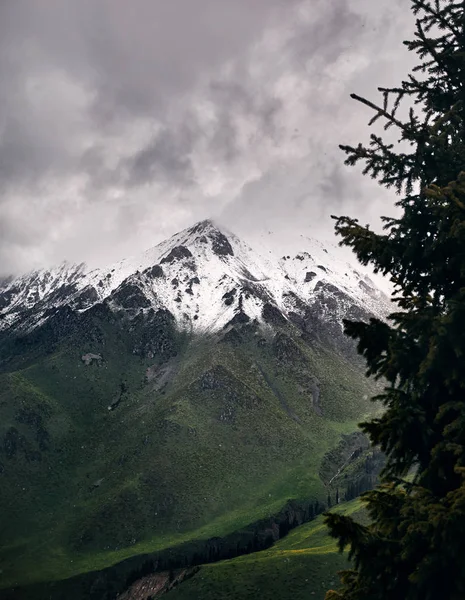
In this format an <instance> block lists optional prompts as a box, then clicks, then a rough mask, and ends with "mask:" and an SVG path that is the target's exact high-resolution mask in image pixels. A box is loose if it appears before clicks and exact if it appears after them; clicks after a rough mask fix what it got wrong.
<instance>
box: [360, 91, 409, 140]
mask: <svg viewBox="0 0 465 600" xmlns="http://www.w3.org/2000/svg"><path fill="white" fill-rule="evenodd" d="M350 97H351V98H352V99H353V100H357V101H358V102H361V103H362V104H365V106H368V107H369V108H372V109H373V110H376V111H378V113H379V115H380V116H383V117H385V118H386V119H388V121H391V122H392V123H393V124H394V125H397V127H399V129H402V131H405V132H408V130H409V128H408V126H407V125H405V124H404V123H402V121H399V120H398V119H396V118H395V117H394V116H392V115H390V114H389V113H388V112H387V111H386V110H384V109H382V108H380V107H379V106H376V104H374V103H373V102H370V101H369V100H366V98H362V96H359V95H358V94H350Z"/></svg>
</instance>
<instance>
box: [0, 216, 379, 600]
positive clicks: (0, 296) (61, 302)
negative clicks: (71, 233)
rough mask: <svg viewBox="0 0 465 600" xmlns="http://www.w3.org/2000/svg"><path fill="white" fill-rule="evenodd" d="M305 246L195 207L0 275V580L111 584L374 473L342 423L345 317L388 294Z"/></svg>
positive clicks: (243, 541)
mask: <svg viewBox="0 0 465 600" xmlns="http://www.w3.org/2000/svg"><path fill="white" fill-rule="evenodd" d="M303 246H304V247H302V249H301V250H300V251H299V252H297V253H296V254H286V255H284V256H279V255H277V254H276V252H275V251H274V249H273V248H271V249H270V248H266V247H264V246H262V245H260V247H258V248H255V249H252V248H251V247H250V246H249V245H248V244H246V243H245V242H244V241H242V240H240V239H239V238H238V237H236V236H235V235H233V234H231V233H230V232H228V231H226V230H225V229H223V228H221V227H218V226H217V225H215V224H214V223H213V222H212V221H209V220H208V221H203V222H201V223H198V224H196V225H194V226H193V227H190V228H188V229H186V230H184V231H182V232H180V233H178V234H176V235H174V236H173V237H171V238H170V239H168V240H166V241H165V242H162V243H161V244H159V245H158V246H155V247H154V248H152V249H150V250H148V251H147V252H145V253H144V254H142V255H140V256H137V257H134V258H131V259H127V260H123V261H121V262H119V263H117V264H115V265H113V266H111V267H109V268H104V269H95V270H89V269H87V268H86V266H85V265H77V266H75V265H69V264H63V265H62V266H61V267H59V268H57V269H52V270H43V271H38V272H35V273H32V274H29V275H24V276H21V277H17V278H13V279H9V280H3V281H2V282H1V283H0V309H1V313H0V315H1V318H0V324H1V330H0V479H1V486H0V506H1V507H2V511H1V516H0V537H1V541H0V547H1V549H0V571H1V572H0V588H4V589H5V590H6V589H7V588H8V589H9V590H10V592H8V593H11V594H12V596H11V597H20V598H22V599H23V598H29V597H30V598H39V597H44V596H45V595H46V597H56V598H58V597H67V598H68V597H69V598H71V597H76V598H80V597H82V598H103V597H107V598H110V597H115V594H116V593H117V592H120V591H122V589H124V586H125V585H126V583H127V580H128V578H129V579H131V578H132V580H133V578H134V573H141V572H142V571H143V570H144V569H143V565H147V564H149V565H152V567H150V568H157V567H156V565H158V566H160V565H162V564H164V565H166V564H175V565H176V564H181V563H182V564H186V563H187V564H196V563H199V562H202V561H205V560H207V561H208V560H213V559H214V558H215V557H225V556H233V555H235V554H237V553H241V552H244V551H247V548H249V551H250V549H251V548H254V549H255V548H258V547H260V544H267V543H268V541H269V540H270V539H275V538H276V536H278V537H279V536H280V535H281V533H282V532H285V531H287V530H288V529H289V528H290V527H292V526H294V525H296V524H297V523H299V522H302V521H305V520H308V519H310V518H312V517H313V516H314V515H315V514H317V513H318V512H321V511H322V510H323V508H324V506H325V505H326V503H327V501H328V495H329V496H330V498H332V499H333V501H334V499H335V496H336V494H337V495H338V497H341V498H342V497H344V496H347V497H351V496H352V495H353V490H355V489H356V490H357V491H360V490H361V489H366V488H367V487H369V486H370V485H372V483H373V481H374V478H375V477H376V469H375V467H374V466H373V465H375V463H376V461H374V462H373V461H372V460H371V459H370V458H369V456H367V455H366V453H367V452H368V450H367V447H368V444H367V440H366V439H365V438H364V436H363V435H362V434H360V433H359V432H357V431H356V423H357V422H359V421H360V420H361V418H363V417H364V416H366V415H367V414H368V413H369V412H373V410H374V408H373V405H372V404H371V402H370V400H369V398H370V397H371V396H372V395H373V394H374V393H375V392H376V391H377V385H378V384H377V383H376V382H373V381H370V380H368V379H366V378H365V377H364V374H363V371H364V369H363V364H362V363H361V361H360V358H359V357H358V355H357V354H356V352H355V349H354V347H353V344H352V342H351V340H348V339H346V337H345V336H344V335H343V331H342V319H343V318H351V319H367V318H369V317H371V316H376V317H380V318H383V317H384V316H385V315H386V314H387V313H388V312H389V308H390V307H389V301H388V299H387V298H386V296H385V295H384V294H383V293H382V292H381V291H380V290H378V289H377V288H376V286H375V285H374V284H373V283H372V282H371V280H370V279H369V278H367V277H366V276H364V275H362V274H360V273H359V272H358V271H357V270H355V269H354V268H353V267H351V266H350V265H349V264H347V262H345V261H344V260H342V259H340V258H339V257H338V256H337V253H335V252H333V251H332V249H331V248H329V247H326V246H325V245H323V244H320V243H318V242H316V241H312V240H303ZM336 490H337V491H336ZM247 528H249V529H247ZM250 528H252V529H250ZM251 531H252V532H253V534H251V533H250V532H251ZM266 532H268V533H266ZM270 532H272V533H270ZM280 532H281V533H280ZM251 536H252V537H251ZM270 536H271V538H270ZM219 538H221V540H223V541H221V540H219ZM212 539H213V540H217V541H214V542H212V541H211V540H212ZM218 540H219V541H218ZM250 544H252V546H250ZM167 561H168V562H167ZM169 561H171V563H170V562H169ZM144 568H145V567H144ZM147 568H148V567H147ZM70 582H71V583H70ZM44 586H45V588H44ZM50 586H51V587H50ZM63 586H64V587H63ZM66 586H68V587H66ZM69 586H71V587H69ZM65 588H66V593H65V592H63V593H65V595H64V596H63V595H62V596H60V593H62V592H61V590H63V589H65ZM44 589H46V592H44ZM70 589H72V590H73V593H74V594H75V595H74V596H71V592H70ZM102 589H104V593H103V592H102ZM15 590H16V591H15ZM77 590H81V592H79V593H78V591H77ZM52 592H53V594H56V595H55V596H53V595H52ZM5 593H7V592H6V591H5ZM8 597H9V596H8Z"/></svg>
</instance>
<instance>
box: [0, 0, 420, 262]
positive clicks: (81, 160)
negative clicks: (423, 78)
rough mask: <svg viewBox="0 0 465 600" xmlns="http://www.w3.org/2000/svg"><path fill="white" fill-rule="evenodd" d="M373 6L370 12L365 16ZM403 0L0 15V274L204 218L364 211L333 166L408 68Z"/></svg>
mask: <svg viewBox="0 0 465 600" xmlns="http://www.w3.org/2000/svg"><path fill="white" fill-rule="evenodd" d="M374 5H376V6H374ZM410 30H411V19H410V17H409V13H408V6H407V3H405V2H403V1H402V0H398V1H394V0H378V1H377V2H376V3H373V2H372V1H371V0H352V1H351V2H350V3H349V2H348V1H346V0H335V1H334V2H327V1H323V0H253V2H251V1H250V0H234V2H232V1H231V0H170V2H166V1H165V0H133V1H132V2H126V1H125V0H111V1H110V0H42V1H41V2H32V1H31V0H14V2H13V1H11V2H3V3H1V5H0V274H1V273H7V272H11V271H18V270H23V269H29V268H32V267H35V266H37V265H40V264H50V263H53V262H57V261H61V260H62V259H64V258H68V259H71V260H88V261H90V262H91V263H93V264H97V263H99V262H102V261H108V260H113V259H115V258H119V257H120V256H122V255H124V254H128V253H133V252H136V251H139V250H141V249H143V248H145V247H147V246H150V245H153V244H154V243H156V242H158V241H159V240H160V239H162V238H163V237H164V236H166V235H169V234H171V233H173V232H174V231H176V230H177V229H179V228H181V227H184V226H187V225H189V224H191V223H192V222H194V221H195V220H197V219H200V218H204V217H206V216H209V215H210V214H213V215H216V216H219V217H220V218H221V219H222V220H223V221H225V222H226V223H227V224H229V225H230V226H232V227H233V228H236V229H238V230H241V229H243V230H248V231H250V230H253V229H254V228H257V229H258V228H260V227H262V226H264V225H266V226H269V227H275V226H276V227H279V226H282V224H283V222H286V224H287V226H286V228H284V229H286V230H289V231H290V230H292V229H293V228H295V227H297V226H298V225H300V224H302V223H309V224H312V225H313V232H314V233H315V234H316V235H320V234H321V235H324V236H328V235H329V234H330V233H329V232H330V229H331V227H332V225H331V222H330V221H329V218H328V217H329V214H330V213H331V212H333V211H334V210H336V211H342V212H351V213H352V214H359V215H360V216H361V217H362V218H363V219H365V218H366V219H368V220H369V219H372V218H376V217H377V216H379V214H380V213H383V212H385V208H387V210H388V212H389V203H390V201H391V198H392V197H391V196H390V195H388V194H386V193H385V192H383V190H382V189H381V188H378V187H376V186H375V185H374V184H373V183H372V182H370V181H366V180H365V179H364V178H362V177H361V176H360V174H359V173H356V172H352V171H349V170H348V169H346V168H345V167H344V166H343V165H342V161H343V156H342V155H340V152H339V151H338V150H337V144H338V143H340V142H358V141H359V140H360V139H363V138H366V137H367V131H366V122H367V120H368V118H369V116H370V115H369V114H367V112H366V111H365V110H363V108H362V107H357V106H356V105H353V104H350V100H349V101H348V100H347V98H348V94H349V93H350V92H352V91H357V92H359V93H364V94H368V95H371V96H372V97H374V94H375V89H376V86H377V85H386V84H397V83H399V81H400V79H401V78H402V77H403V76H405V73H406V71H407V66H408V60H409V59H408V57H407V56H406V51H405V49H403V47H402V45H401V41H402V39H404V38H405V37H409V35H410Z"/></svg>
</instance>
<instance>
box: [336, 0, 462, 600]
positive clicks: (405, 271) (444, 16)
mask: <svg viewBox="0 0 465 600" xmlns="http://www.w3.org/2000/svg"><path fill="white" fill-rule="evenodd" d="M410 4H411V9H412V10H413V13H414V15H415V16H416V28H415V37H414V39H413V40H411V41H407V42H404V43H405V44H406V46H407V48H408V49H409V50H410V51H413V52H416V53H417V54H418V57H419V64H418V66H417V67H416V68H415V69H414V71H413V72H412V73H411V74H410V75H409V76H408V79H407V81H403V82H402V84H401V85H400V86H399V87H398V88H392V89H391V88H389V89H387V88H379V91H380V92H381V94H382V102H381V103H380V104H379V105H378V104H376V103H373V102H371V101H368V100H366V99H364V98H361V97H359V96H357V95H355V94H353V95H352V97H353V98H355V99H356V100H358V101H360V102H362V103H363V104H365V105H367V106H368V107H369V108H370V109H372V110H373V111H374V116H373V118H372V119H371V121H370V124H372V123H374V122H375V121H378V120H380V119H381V120H384V127H385V129H389V128H396V129H398V131H399V133H400V139H399V144H398V145H395V144H392V143H386V142H385V141H384V139H383V138H382V137H380V136H379V135H376V134H372V135H371V137H370V143H369V145H368V146H364V145H362V144H359V145H358V146H356V147H352V146H341V148H342V150H343V151H344V152H346V154H347V159H346V164H348V165H355V164H357V163H359V162H362V163H364V173H365V174H368V175H370V176H371V177H372V178H374V179H376V180H378V182H379V183H380V184H381V185H384V186H387V187H393V188H394V189H395V190H396V192H397V193H398V195H399V197H400V199H399V201H398V202H397V205H398V206H399V207H400V216H399V217H398V218H384V232H383V233H382V234H377V233H375V232H374V231H372V230H371V229H370V228H369V227H368V226H362V225H360V224H359V222H358V221H357V220H356V219H352V218H349V217H338V218H337V219H336V232H337V233H338V234H339V235H340V236H341V237H342V241H341V244H342V245H346V246H349V247H351V248H352V249H353V250H354V252H355V254H356V256H357V258H358V259H359V261H360V262H361V263H362V264H364V265H368V264H371V265H372V266H373V268H374V270H375V272H380V273H383V274H384V275H388V276H389V277H390V279H391V281H392V283H393V285H394V295H393V300H394V303H396V304H397V307H398V308H397V309H395V310H394V312H393V313H392V314H391V315H390V317H389V319H388V322H387V323H386V322H383V321H380V320H377V319H371V320H370V322H369V323H355V322H345V329H346V333H347V334H348V335H349V336H351V337H352V338H354V339H355V340H357V343H358V350H359V352H360V353H361V354H362V355H363V356H364V357H365V359H366V362H367V373H368V375H371V376H374V377H376V378H380V379H383V380H384V381H385V382H386V386H385V389H384V392H383V393H382V394H381V395H380V396H378V398H377V399H378V400H381V402H382V403H383V405H384V407H385V410H384V413H383V414H382V416H380V417H378V418H374V419H372V420H371V421H368V422H366V423H363V424H362V425H361V427H362V429H363V431H365V432H366V433H367V434H368V435H369V436H370V439H371V441H372V443H373V444H374V445H377V446H379V447H380V448H381V449H382V450H383V451H384V452H385V454H386V456H387V463H386V466H385V468H384V470H383V472H382V475H381V484H380V485H379V486H378V488H376V489H375V490H373V491H371V492H368V493H366V494H364V495H363V498H364V500H365V502H366V504H367V509H368V512H369V515H370V517H371V524H370V525H369V526H367V527H365V526H362V525H360V524H357V523H356V522H354V521H353V520H352V519H350V518H349V517H345V516H341V515H337V514H330V513H328V514H327V515H326V522H327V524H328V526H329V528H330V532H331V535H333V536H334V537H335V538H337V539H338V544H339V547H340V548H341V549H343V548H345V547H346V546H349V548H350V552H349V555H350V557H351V558H352V560H353V569H352V570H348V571H345V572H343V573H342V576H341V579H342V589H341V590H340V591H333V590H332V591H329V592H328V593H327V595H326V598H327V600H336V599H338V600H433V599H434V600H439V599H441V600H463V599H464V598H465V2H464V1H457V0H455V1H454V0H410ZM403 102H406V103H407V105H408V106H409V107H410V110H409V115H408V118H405V119H402V118H400V117H398V108H399V106H400V105H401V104H402V103H403ZM408 473H413V479H412V478H409V479H408V481H407V480H406V479H405V477H406V475H407V474H408Z"/></svg>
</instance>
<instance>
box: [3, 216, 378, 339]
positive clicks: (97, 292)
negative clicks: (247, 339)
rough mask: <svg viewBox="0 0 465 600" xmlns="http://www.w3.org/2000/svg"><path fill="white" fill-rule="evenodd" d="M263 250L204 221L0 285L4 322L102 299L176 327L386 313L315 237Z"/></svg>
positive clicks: (29, 321) (202, 328) (29, 322)
mask: <svg viewBox="0 0 465 600" xmlns="http://www.w3.org/2000/svg"><path fill="white" fill-rule="evenodd" d="M261 250H262V252H257V251H255V250H253V249H252V248H251V247H250V246H248V245H247V244H246V243H244V242H243V241H241V240H240V239H239V238H238V237H237V236H235V235H234V234H232V233H230V232H224V231H222V230H221V229H219V228H218V227H217V226H216V225H215V224H214V223H213V222H212V221H211V220H206V221H202V222H200V223H197V224H196V225H194V226H193V227H190V228H188V229H186V230H184V231H182V232H180V233H178V234H176V235H174V236H173V237H171V238H170V239H169V240H167V241H165V242H162V243H161V244H159V245H158V246H155V247H154V248H151V249H150V250H148V251H147V252H145V253H144V254H142V255H141V256H136V257H133V258H131V259H129V260H123V261H121V262H119V263H117V264H115V265H112V266H111V267H109V268H106V269H97V270H93V271H90V272H88V271H87V270H86V267H85V265H84V264H80V265H69V264H67V263H64V264H63V265H61V266H60V267H59V268H57V269H54V270H43V271H37V272H35V273H32V274H28V275H25V276H23V277H18V278H15V279H12V280H6V281H4V282H3V284H2V282H0V311H1V312H0V325H1V327H2V329H6V328H18V329H21V330H28V329H31V328H33V327H35V326H37V325H38V324H39V323H42V322H43V319H44V317H45V318H47V316H48V315H49V312H48V311H50V309H53V308H56V307H59V306H64V305H67V306H70V307H71V308H73V309H74V310H76V311H83V310H88V309H89V308H90V307H92V306H94V305H95V304H97V303H99V302H102V301H106V302H108V303H110V304H111V305H112V306H113V307H115V308H122V309H124V310H126V311H131V310H132V311H139V310H141V309H142V310H147V309H150V308H153V309H156V310H157V309H164V310H168V311H170V313H171V314H172V315H173V316H174V318H175V321H176V324H177V326H178V327H180V328H183V329H187V330H189V331H195V332H202V333H204V332H212V331H218V330H220V329H221V328H224V327H225V326H227V324H228V323H229V322H230V321H231V320H232V319H234V318H236V319H238V318H239V319H240V318H242V319H245V318H247V317H248V318H249V319H250V320H253V319H256V320H257V321H258V322H261V323H263V322H267V320H269V318H270V309H269V308H266V309H265V308H264V307H265V306H267V307H268V306H269V307H273V308H271V312H275V313H276V314H277V312H278V311H279V313H281V315H282V316H284V317H285V318H286V319H287V320H292V319H296V318H298V317H303V316H304V313H305V311H306V309H307V308H308V306H314V307H315V310H318V311H319V312H320V313H321V314H323V313H326V314H327V315H328V317H329V313H330V312H331V311H333V310H335V311H336V312H337V314H336V313H334V312H333V314H332V315H331V317H330V318H332V319H339V320H340V318H341V316H342V315H343V314H351V312H354V314H355V313H358V312H360V311H362V312H366V311H368V312H370V313H372V314H375V315H377V316H382V315H384V314H385V313H386V310H387V309H388V300H387V298H386V297H385V296H384V294H383V293H382V292H381V291H380V290H378V289H377V288H376V287H375V285H374V284H373V282H372V281H371V280H370V279H369V278H368V277H367V276H363V275H361V274H360V273H359V272H358V271H356V270H355V269H354V268H353V267H351V266H350V265H349V264H348V263H344V262H343V261H342V260H340V259H338V258H337V257H335V256H334V255H332V254H330V253H329V252H328V250H327V249H326V248H325V247H324V246H323V245H322V244H321V243H319V242H317V241H315V240H313V241H312V240H308V242H307V244H306V247H305V249H304V250H303V251H302V252H299V253H297V254H296V255H295V256H290V255H287V256H282V257H275V256H270V255H269V253H270V251H269V250H268V253H267V250H266V249H263V248H262V249H261ZM330 299H332V302H331V300H330ZM238 314H239V315H245V316H244V317H238ZM267 315H268V319H267ZM277 318H279V317H277Z"/></svg>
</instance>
